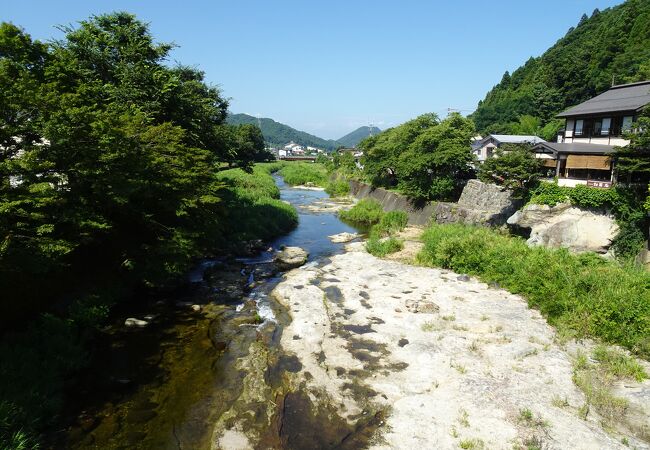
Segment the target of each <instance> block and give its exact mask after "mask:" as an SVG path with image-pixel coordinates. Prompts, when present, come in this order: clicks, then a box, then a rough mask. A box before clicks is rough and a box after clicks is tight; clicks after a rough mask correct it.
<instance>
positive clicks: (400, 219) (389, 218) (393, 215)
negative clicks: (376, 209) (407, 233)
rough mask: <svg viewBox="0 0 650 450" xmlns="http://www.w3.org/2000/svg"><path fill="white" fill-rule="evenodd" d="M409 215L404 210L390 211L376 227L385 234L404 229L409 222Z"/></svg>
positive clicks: (388, 234)
mask: <svg viewBox="0 0 650 450" xmlns="http://www.w3.org/2000/svg"><path fill="white" fill-rule="evenodd" d="M408 220H409V216H408V214H406V213H405V212H404V211H390V212H388V213H386V214H384V215H383V216H382V218H381V220H380V221H379V223H378V224H377V225H375V226H374V229H375V230H377V232H379V233H380V234H382V235H384V236H390V235H392V234H394V233H397V232H398V231H402V230H403V229H404V227H406V224H407V223H408Z"/></svg>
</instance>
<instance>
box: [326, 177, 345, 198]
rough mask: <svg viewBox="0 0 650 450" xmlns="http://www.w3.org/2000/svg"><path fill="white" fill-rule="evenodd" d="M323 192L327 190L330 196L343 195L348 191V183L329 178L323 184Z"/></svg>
mask: <svg viewBox="0 0 650 450" xmlns="http://www.w3.org/2000/svg"><path fill="white" fill-rule="evenodd" d="M325 192H327V193H328V194H329V195H330V197H344V196H346V195H348V194H349V193H350V183H349V182H348V181H347V180H345V179H343V180H339V179H336V180H331V181H329V182H328V183H327V186H325Z"/></svg>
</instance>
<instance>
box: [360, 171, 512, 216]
mask: <svg viewBox="0 0 650 450" xmlns="http://www.w3.org/2000/svg"><path fill="white" fill-rule="evenodd" d="M350 193H351V194H352V195H353V196H354V197H356V198H359V199H361V198H372V199H375V200H377V201H378V202H379V203H381V205H382V207H383V208H384V211H395V210H400V211H406V213H407V214H408V216H409V224H411V225H427V224H428V223H429V222H431V220H432V218H434V219H435V221H436V222H438V223H468V224H477V225H494V226H499V225H504V224H505V223H506V220H507V219H508V217H510V216H511V215H512V214H513V213H514V212H515V211H516V210H517V209H518V208H519V207H520V206H521V204H520V203H518V201H517V200H513V199H512V198H511V193H510V191H508V190H505V189H503V188H502V187H500V186H496V185H493V184H486V183H482V182H481V181H479V180H469V181H468V183H467V186H465V189H463V193H462V194H461V196H460V200H459V201H458V203H449V202H424V203H422V204H414V203H413V202H411V201H410V200H409V199H408V198H407V197H405V196H403V195H401V194H398V193H395V192H391V191H387V190H385V189H382V188H373V187H372V186H370V185H368V184H365V183H361V182H359V181H356V180H352V181H350Z"/></svg>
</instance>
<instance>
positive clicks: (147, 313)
mask: <svg viewBox="0 0 650 450" xmlns="http://www.w3.org/2000/svg"><path fill="white" fill-rule="evenodd" d="M274 178H275V180H276V183H277V185H278V186H279V188H280V192H281V198H282V200H285V201H287V202H289V203H291V204H292V205H293V206H294V207H295V208H296V209H297V211H298V213H299V225H298V226H297V228H295V229H294V230H293V231H292V232H290V233H289V234H287V235H285V236H282V237H279V238H277V239H276V240H275V241H273V242H271V243H270V244H269V247H270V248H269V250H267V251H263V252H261V253H260V254H258V255H255V256H252V257H247V258H236V259H232V258H231V259H222V260H218V259H216V260H206V261H203V262H201V263H200V264H199V265H198V266H197V268H196V269H195V270H193V271H192V272H191V273H190V274H189V275H188V276H189V280H190V281H191V283H190V287H189V288H184V289H179V290H178V291H177V292H175V293H174V294H173V295H169V296H167V297H165V298H154V299H150V300H146V301H143V302H142V306H141V307H140V309H138V310H136V311H134V310H132V309H131V310H129V311H128V314H129V316H133V317H138V318H141V319H142V318H144V319H146V320H148V321H149V325H147V326H146V327H143V328H135V329H134V328H127V327H125V326H124V324H123V323H124V318H125V317H124V316H121V317H119V318H116V319H115V322H114V323H113V324H112V325H111V326H109V327H107V328H106V329H105V330H104V332H103V333H102V336H101V338H100V340H99V342H98V345H97V350H96V354H95V355H94V357H93V361H94V363H93V365H92V367H91V368H90V369H88V370H87V371H86V372H85V373H83V374H82V376H81V378H80V379H78V380H75V385H74V386H72V387H70V389H69V392H70V396H71V401H69V404H70V406H69V410H68V411H67V413H66V415H67V421H68V422H69V423H71V425H70V426H68V427H66V428H65V429H62V430H60V431H59V432H57V433H55V435H54V437H53V438H52V444H51V447H52V448H59V447H63V446H65V447H69V448H79V449H81V448H98V449H135V448H142V449H150V448H151V449H154V448H155V449H179V448H183V449H188V448H191V449H202V448H211V447H213V446H214V443H213V442H212V434H213V430H214V428H215V424H217V423H221V422H223V421H224V420H227V419H228V416H229V415H233V414H234V415H235V416H236V415H237V414H239V413H237V407H238V403H242V405H243V406H242V408H243V409H242V411H241V414H243V415H246V414H252V415H253V416H255V417H253V418H252V419H251V421H250V422H251V424H250V425H249V426H253V427H259V429H260V430H262V431H261V432H262V433H266V432H267V431H269V432H268V436H267V437H264V438H263V439H262V440H261V442H263V443H264V445H266V446H271V447H283V444H282V439H281V437H279V435H280V434H281V433H275V432H271V431H270V429H269V427H268V423H267V422H268V420H267V419H265V416H264V414H262V413H261V412H260V411H262V410H265V411H268V412H269V414H270V415H272V416H276V415H277V413H276V412H275V409H277V408H276V407H277V405H276V404H275V403H274V401H273V399H274V398H277V397H278V396H283V395H284V392H283V389H282V387H281V385H282V379H283V372H284V371H289V372H291V371H294V367H293V366H292V364H295V362H294V361H293V360H292V359H291V358H286V357H284V356H283V355H282V353H281V350H280V349H279V348H278V347H279V339H280V336H281V332H282V327H283V325H284V324H285V323H286V322H287V321H288V320H289V319H288V316H287V315H286V314H284V313H283V310H282V308H281V307H280V306H279V305H278V304H276V303H275V302H274V300H272V299H271V298H270V297H269V293H270V292H271V290H272V289H273V287H274V286H275V285H277V283H278V282H279V281H280V280H281V279H282V274H277V275H276V274H274V273H273V272H272V271H271V270H270V267H271V264H270V263H269V262H270V261H271V260H272V257H273V253H274V252H275V251H277V249H279V248H281V247H282V246H298V247H302V248H304V249H305V250H307V251H308V252H309V254H310V257H309V261H308V264H320V263H322V262H323V261H326V260H327V257H328V256H331V255H334V254H336V253H340V252H341V251H342V249H343V244H335V243H332V242H331V241H330V240H329V239H328V237H327V236H328V235H333V234H337V233H342V232H350V233H355V232H357V231H360V230H357V229H355V228H354V227H352V226H350V225H348V224H345V223H343V222H342V221H340V220H339V219H338V217H337V215H336V212H335V211H334V209H336V208H335V206H336V205H335V204H334V203H333V202H332V201H331V200H330V199H329V197H328V195H327V194H326V193H325V192H323V191H321V190H308V189H297V188H293V187H291V186H288V185H286V184H285V183H284V181H283V180H282V178H281V177H279V176H274ZM260 343H261V345H262V347H261V348H262V350H260ZM251 344H254V347H255V349H256V350H255V351H257V352H260V351H261V352H262V353H263V354H262V355H260V358H259V361H258V362H259V363H260V364H261V366H263V367H259V369H260V370H262V371H263V373H264V377H265V380H264V384H265V387H266V388H267V391H268V392H266V394H265V395H266V398H260V399H259V401H257V404H258V405H257V406H255V407H258V408H259V409H260V411H250V408H251V406H250V401H248V400H250V399H248V397H249V396H250V393H249V392H248V391H245V389H244V386H243V385H244V384H246V383H250V380H249V381H247V380H248V379H247V378H246V376H247V374H249V373H251V371H249V370H247V369H246V368H243V367H241V363H240V361H241V360H243V359H246V358H244V357H247V356H248V360H249V361H250V360H254V358H251V357H250V356H251V353H252V352H253V350H252V347H251ZM266 385H268V386H270V388H268V386H266ZM269 389H270V390H269ZM242 399H243V400H242ZM292 401H293V402H294V403H295V405H296V408H298V409H299V408H300V407H301V399H300V398H299V397H294V398H292ZM255 407H254V408H255ZM274 408H275V409H274ZM234 419H236V417H233V418H231V419H230V420H234ZM265 420H266V422H265ZM274 420H275V419H274ZM300 420H303V426H309V425H308V424H307V423H306V422H304V418H302V417H301V418H300ZM267 429H269V430H267ZM264 430H267V431H264ZM299 431H300V430H294V432H299Z"/></svg>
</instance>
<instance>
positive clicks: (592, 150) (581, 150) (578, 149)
mask: <svg viewBox="0 0 650 450" xmlns="http://www.w3.org/2000/svg"><path fill="white" fill-rule="evenodd" d="M537 148H544V149H547V150H551V151H552V152H554V153H574V154H582V155H609V154H610V153H614V149H615V147H614V146H613V145H601V144H585V143H583V142H573V143H570V142H563V143H558V142H542V143H540V144H537V145H536V146H535V147H533V150H535V149H537Z"/></svg>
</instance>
